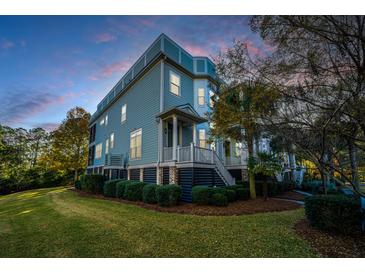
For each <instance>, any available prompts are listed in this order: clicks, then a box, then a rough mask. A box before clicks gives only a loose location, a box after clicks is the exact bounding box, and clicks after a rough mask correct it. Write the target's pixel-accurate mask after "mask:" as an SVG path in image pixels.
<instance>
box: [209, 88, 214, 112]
mask: <svg viewBox="0 0 365 274" xmlns="http://www.w3.org/2000/svg"><path fill="white" fill-rule="evenodd" d="M213 97H214V92H213V91H211V90H209V106H210V107H211V108H212V107H214V101H213V99H212V98H213Z"/></svg>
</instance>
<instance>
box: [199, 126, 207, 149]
mask: <svg viewBox="0 0 365 274" xmlns="http://www.w3.org/2000/svg"><path fill="white" fill-rule="evenodd" d="M206 142H207V141H206V137H205V129H199V147H203V148H205V147H206V144H207V143H206Z"/></svg>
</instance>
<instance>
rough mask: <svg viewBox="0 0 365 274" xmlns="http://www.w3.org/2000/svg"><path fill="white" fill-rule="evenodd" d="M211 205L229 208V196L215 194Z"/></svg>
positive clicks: (219, 193)
mask: <svg viewBox="0 0 365 274" xmlns="http://www.w3.org/2000/svg"><path fill="white" fill-rule="evenodd" d="M211 203H212V204H213V205H215V206H227V205H228V199H227V196H226V195H224V194H223V193H221V192H215V193H213V195H212V199H211Z"/></svg>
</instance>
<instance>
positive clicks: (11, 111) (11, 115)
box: [0, 90, 64, 125]
mask: <svg viewBox="0 0 365 274" xmlns="http://www.w3.org/2000/svg"><path fill="white" fill-rule="evenodd" d="M63 103H64V96H58V95H54V94H52V93H50V92H47V91H46V92H43V91H34V90H17V91H14V92H11V93H10V94H8V95H7V96H6V97H5V98H3V100H2V101H1V104H0V117H1V118H0V123H4V124H7V125H13V124H16V123H22V122H24V121H25V120H27V119H29V118H30V117H31V116H34V115H36V114H39V113H42V112H43V111H45V110H46V109H47V108H48V107H50V106H51V105H59V104H63Z"/></svg>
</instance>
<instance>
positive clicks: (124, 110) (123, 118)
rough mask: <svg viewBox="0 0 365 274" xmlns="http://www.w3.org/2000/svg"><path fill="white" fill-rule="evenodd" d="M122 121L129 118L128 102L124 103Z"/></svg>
mask: <svg viewBox="0 0 365 274" xmlns="http://www.w3.org/2000/svg"><path fill="white" fill-rule="evenodd" d="M120 120H121V122H122V123H124V122H125V121H126V120H127V104H124V105H123V106H122V111H121V118H120Z"/></svg>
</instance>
